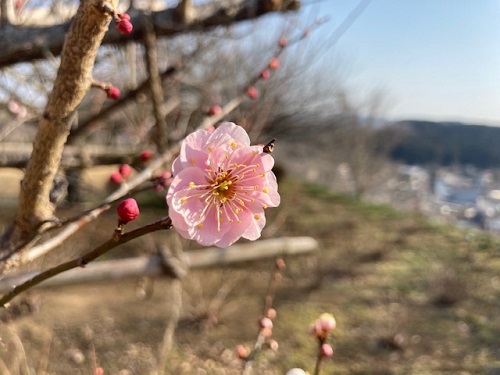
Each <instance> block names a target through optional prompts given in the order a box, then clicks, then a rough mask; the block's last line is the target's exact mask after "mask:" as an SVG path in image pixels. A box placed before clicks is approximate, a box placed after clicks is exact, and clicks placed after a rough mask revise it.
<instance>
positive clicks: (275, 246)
mask: <svg viewBox="0 0 500 375" xmlns="http://www.w3.org/2000/svg"><path fill="white" fill-rule="evenodd" d="M317 249H318V242H317V241H316V240H315V239H314V238H311V237H280V238H274V239H268V240H260V241H256V242H251V243H245V244H241V245H233V246H231V247H228V248H226V249H219V248H206V249H202V250H196V251H189V252H185V253H183V256H184V257H185V259H183V261H185V262H186V264H187V265H188V267H189V268H193V269H194V268H204V267H213V266H222V265H226V264H231V263H241V262H247V261H254V260H258V259H263V258H272V257H276V256H280V255H297V254H307V253H312V252H314V251H316V250H317ZM37 273H38V272H29V273H23V274H19V275H12V276H8V277H5V278H4V279H2V280H0V293H5V292H8V291H10V290H11V289H12V288H13V287H14V286H15V285H19V284H21V283H23V282H24V281H26V280H29V279H30V278H32V277H33V276H35V275H36V274H37ZM161 275H165V264H164V260H163V259H162V258H161V257H160V256H152V257H148V258H146V257H138V258H129V259H120V260H109V261H101V262H94V263H90V264H88V265H86V266H85V268H77V269H72V270H70V271H68V272H65V273H62V274H60V275H58V276H56V277H53V278H51V279H48V280H46V281H44V282H43V283H41V284H39V285H38V287H40V286H41V287H43V286H58V285H71V284H80V283H86V282H96V281H103V280H114V279H123V278H128V277H137V276H161Z"/></svg>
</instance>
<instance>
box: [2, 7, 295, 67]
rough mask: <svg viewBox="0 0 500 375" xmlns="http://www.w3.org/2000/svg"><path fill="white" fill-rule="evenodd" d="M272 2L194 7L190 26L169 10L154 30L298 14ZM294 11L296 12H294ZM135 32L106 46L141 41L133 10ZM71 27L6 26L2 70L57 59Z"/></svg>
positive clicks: (156, 18) (157, 15)
mask: <svg viewBox="0 0 500 375" xmlns="http://www.w3.org/2000/svg"><path fill="white" fill-rule="evenodd" d="M271 2H272V1H270V0H250V1H246V0H222V1H214V2H209V3H206V4H200V5H198V6H194V7H193V8H192V10H191V14H190V17H191V18H190V22H189V23H186V22H183V21H182V19H181V17H179V14H178V11H177V9H175V8H174V9H173V8H169V9H166V10H162V11H159V12H154V13H152V20H153V24H154V29H155V32H156V34H157V35H159V36H172V35H176V34H179V33H186V32H193V31H201V30H208V29H211V28H214V27H217V26H223V25H230V24H232V23H234V22H238V21H244V20H250V19H254V18H257V17H259V16H261V15H263V14H266V13H269V12H274V11H287V10H296V5H297V3H298V1H293V2H292V3H293V4H294V6H293V7H290V6H287V3H289V2H276V3H280V4H281V3H283V4H284V5H283V6H282V7H269V6H268V4H269V3H271ZM291 8H293V9H291ZM130 16H131V22H132V23H133V25H134V30H133V32H132V34H131V35H127V36H124V35H122V34H120V33H119V32H118V31H117V30H116V29H115V28H112V30H110V32H109V33H107V34H106V36H105V38H104V40H103V42H102V43H103V44H124V43H127V42H129V41H130V40H140V39H142V35H143V32H144V25H142V23H141V22H140V18H141V17H142V16H143V12H141V11H140V10H137V9H134V11H133V12H131V14H130ZM69 28H70V23H69V22H67V23H64V24H60V25H54V26H50V27H24V28H21V27H15V26H12V25H6V27H4V28H3V29H2V32H1V33H0V51H2V54H1V55H0V67H3V66H7V65H11V64H15V63H19V62H27V61H32V60H36V59H44V58H46V56H47V53H50V54H52V55H54V56H57V55H59V54H60V53H61V51H62V45H63V42H64V38H65V35H66V33H67V32H68V30H69Z"/></svg>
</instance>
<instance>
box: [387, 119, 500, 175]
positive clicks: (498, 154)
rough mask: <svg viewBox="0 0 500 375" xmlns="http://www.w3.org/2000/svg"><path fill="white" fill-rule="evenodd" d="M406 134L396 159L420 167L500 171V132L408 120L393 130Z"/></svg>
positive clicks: (474, 127)
mask: <svg viewBox="0 0 500 375" xmlns="http://www.w3.org/2000/svg"><path fill="white" fill-rule="evenodd" d="M390 129H391V131H396V132H402V133H403V134H404V137H403V140H402V142H401V143H400V144H399V145H398V146H397V147H396V148H395V149H394V150H393V152H392V155H391V156H392V158H393V159H394V160H397V161H402V162H405V163H407V164H418V165H429V164H437V165H445V166H446V165H454V164H455V165H456V164H458V165H466V164H470V165H474V166H476V167H478V168H499V167H500V128H497V127H492V126H485V125H472V124H463V123H458V122H431V121H418V120H407V121H399V122H396V123H394V124H392V125H391V126H390Z"/></svg>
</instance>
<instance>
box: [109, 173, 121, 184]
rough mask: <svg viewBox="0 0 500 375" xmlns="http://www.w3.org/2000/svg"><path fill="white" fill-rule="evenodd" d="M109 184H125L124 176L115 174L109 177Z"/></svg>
mask: <svg viewBox="0 0 500 375" xmlns="http://www.w3.org/2000/svg"><path fill="white" fill-rule="evenodd" d="M109 182H111V183H113V184H121V183H122V182H123V176H122V175H121V173H120V172H113V173H111V174H110V175H109Z"/></svg>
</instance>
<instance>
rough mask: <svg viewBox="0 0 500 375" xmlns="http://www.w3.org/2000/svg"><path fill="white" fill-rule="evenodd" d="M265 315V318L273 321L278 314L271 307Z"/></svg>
mask: <svg viewBox="0 0 500 375" xmlns="http://www.w3.org/2000/svg"><path fill="white" fill-rule="evenodd" d="M266 315H267V317H268V318H269V319H275V318H276V316H277V315H278V312H277V311H276V309H273V308H272V307H271V308H270V309H269V310H267V314H266Z"/></svg>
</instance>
